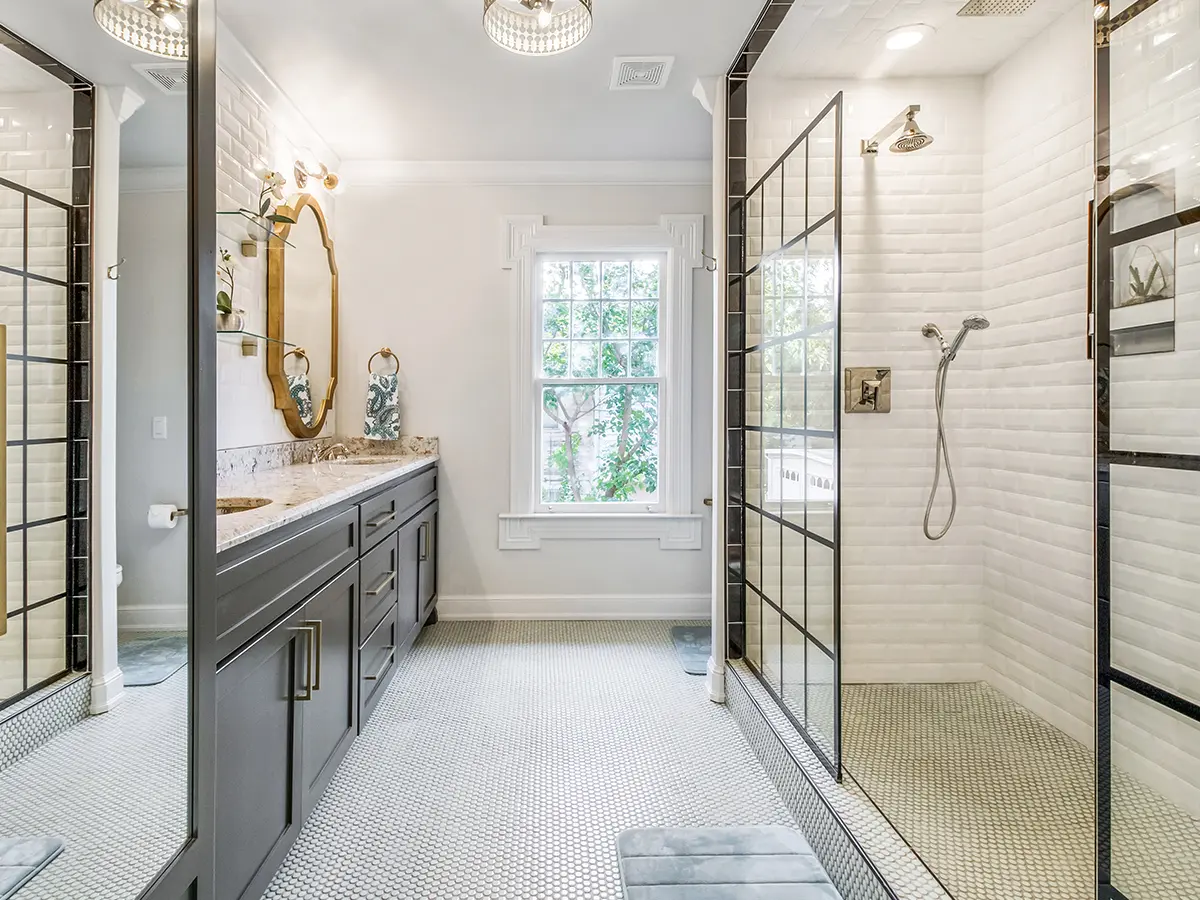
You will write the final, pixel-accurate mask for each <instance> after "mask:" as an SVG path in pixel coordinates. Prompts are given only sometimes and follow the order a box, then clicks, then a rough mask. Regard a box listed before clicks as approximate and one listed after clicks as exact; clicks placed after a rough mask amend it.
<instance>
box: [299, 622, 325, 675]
mask: <svg viewBox="0 0 1200 900" xmlns="http://www.w3.org/2000/svg"><path fill="white" fill-rule="evenodd" d="M304 624H305V626H307V627H309V628H311V629H312V630H313V642H314V643H315V645H316V648H317V652H316V653H315V654H314V656H315V659H316V665H315V666H314V669H313V672H314V674H313V686H312V689H313V690H314V691H319V690H320V689H321V657H322V656H324V655H325V626H324V624H323V623H322V622H321V620H320V619H312V620H311V621H308V622H305V623H304Z"/></svg>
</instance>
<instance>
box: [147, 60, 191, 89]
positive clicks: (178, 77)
mask: <svg viewBox="0 0 1200 900" xmlns="http://www.w3.org/2000/svg"><path fill="white" fill-rule="evenodd" d="M134 69H136V70H137V71H138V72H139V73H141V74H142V75H143V76H144V77H145V78H146V79H147V80H149V81H151V82H152V83H153V84H154V86H155V87H156V88H158V89H159V90H160V91H162V92H163V93H164V94H172V95H179V96H184V95H186V94H187V92H188V81H187V64H186V63H184V64H183V65H171V64H170V63H166V64H164V63H135V64H134Z"/></svg>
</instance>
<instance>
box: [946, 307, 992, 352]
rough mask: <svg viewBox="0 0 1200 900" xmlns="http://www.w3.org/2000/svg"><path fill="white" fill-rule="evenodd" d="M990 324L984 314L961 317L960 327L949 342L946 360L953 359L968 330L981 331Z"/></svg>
mask: <svg viewBox="0 0 1200 900" xmlns="http://www.w3.org/2000/svg"><path fill="white" fill-rule="evenodd" d="M991 324H992V323H991V322H989V321H988V320H987V319H986V318H985V317H984V316H967V317H966V318H965V319H963V323H962V328H960V329H959V331H958V334H956V335H955V336H954V340H953V341H952V342H951V344H950V349H948V350H947V351H946V358H947V359H948V360H950V359H954V357H955V356H956V355H957V354H958V351H959V349H960V348H961V347H962V345H963V341H965V340H966V339H967V332H968V331H983V329H985V328H987V327H988V326H989V325H991Z"/></svg>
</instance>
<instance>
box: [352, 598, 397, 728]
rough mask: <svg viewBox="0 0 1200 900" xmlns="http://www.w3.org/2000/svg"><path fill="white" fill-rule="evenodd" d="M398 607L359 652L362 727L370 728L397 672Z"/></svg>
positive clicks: (385, 617) (359, 720)
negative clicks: (373, 713) (382, 698)
mask: <svg viewBox="0 0 1200 900" xmlns="http://www.w3.org/2000/svg"><path fill="white" fill-rule="evenodd" d="M399 640H400V634H399V628H398V627H397V624H396V607H394V606H393V607H391V609H389V610H388V612H387V615H386V616H384V618H383V621H382V622H380V623H379V625H378V627H376V629H375V630H374V631H373V632H371V636H370V637H368V638H367V639H366V640H365V641H364V642H363V645H362V649H361V650H359V651H358V654H359V656H358V658H359V664H358V672H359V681H358V727H359V730H361V729H362V726H363V725H365V724H366V722H367V719H368V718H369V717H370V715H371V713H372V712H374V711H375V707H376V706H377V705H378V703H379V700H380V698H381V697H382V696H383V692H384V690H385V689H386V688H387V685H388V682H389V681H391V679H392V675H394V674H395V672H396V653H397V650H398V647H397V642H398V641H399Z"/></svg>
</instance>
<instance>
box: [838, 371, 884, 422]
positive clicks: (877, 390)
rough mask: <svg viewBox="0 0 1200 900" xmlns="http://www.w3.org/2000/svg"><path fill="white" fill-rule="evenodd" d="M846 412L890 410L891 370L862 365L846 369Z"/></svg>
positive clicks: (880, 411) (882, 411)
mask: <svg viewBox="0 0 1200 900" xmlns="http://www.w3.org/2000/svg"><path fill="white" fill-rule="evenodd" d="M845 394H846V412H848V413H887V412H891V411H892V370H891V369H890V368H888V367H880V366H863V367H858V368H848V369H846V378H845Z"/></svg>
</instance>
